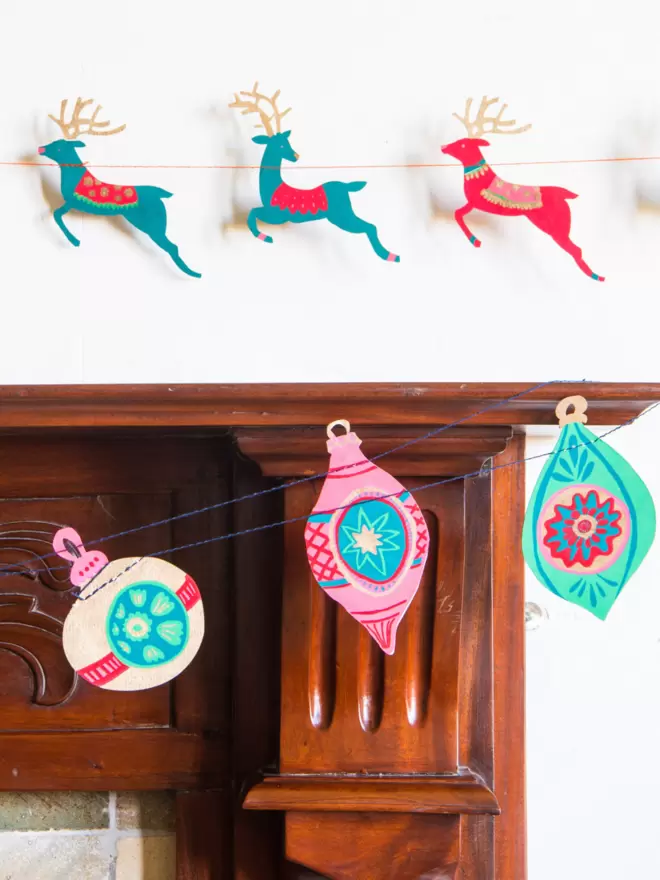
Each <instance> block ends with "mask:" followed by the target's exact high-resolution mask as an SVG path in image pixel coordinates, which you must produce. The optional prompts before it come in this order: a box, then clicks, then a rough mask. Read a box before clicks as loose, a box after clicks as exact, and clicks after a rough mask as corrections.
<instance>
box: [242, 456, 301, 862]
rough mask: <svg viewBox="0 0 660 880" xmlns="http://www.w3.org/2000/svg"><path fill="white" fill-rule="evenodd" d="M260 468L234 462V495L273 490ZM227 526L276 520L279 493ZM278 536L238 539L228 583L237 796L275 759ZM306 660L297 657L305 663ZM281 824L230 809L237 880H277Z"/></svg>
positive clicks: (245, 506) (273, 817) (276, 818)
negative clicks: (229, 584) (230, 588)
mask: <svg viewBox="0 0 660 880" xmlns="http://www.w3.org/2000/svg"><path fill="white" fill-rule="evenodd" d="M274 485H275V482H274V481H273V480H271V479H267V478H264V477H263V476H262V475H261V474H260V473H259V469H258V467H257V466H256V465H255V464H254V463H253V462H251V461H247V460H245V459H244V458H243V457H242V456H240V457H237V458H236V459H235V460H234V486H233V491H234V494H235V495H238V496H242V495H246V494H252V493H255V492H259V491H263V490H265V489H269V488H272V487H273V486H274ZM231 516H232V526H233V528H234V529H236V530H239V531H242V530H244V529H250V528H254V527H256V526H259V525H263V524H264V523H268V522H275V521H278V520H281V519H282V516H283V510H282V493H278V492H275V493H273V494H270V495H263V496H261V497H259V498H254V499H251V500H249V501H245V502H241V503H240V504H236V505H234V506H233V507H232V508H231ZM282 537H283V536H282V532H281V531H280V530H279V529H274V530H272V531H265V532H257V533H255V534H252V535H244V536H242V537H240V538H238V539H237V540H236V541H235V542H234V543H233V547H232V550H233V581H232V590H231V592H230V594H229V595H228V609H227V615H228V617H229V619H230V621H231V627H230V638H231V654H232V716H231V717H232V773H233V778H234V788H235V792H236V794H238V791H239V790H241V789H243V788H244V787H245V785H246V784H247V781H248V780H253V779H254V778H255V777H257V776H258V775H260V773H261V772H263V771H264V770H271V771H273V770H275V769H276V767H277V761H278V755H279V730H280V651H281V645H280V642H281V617H282ZM305 659H306V658H301V662H303V663H304V662H305ZM283 826H284V822H283V817H282V816H281V815H278V814H277V813H255V812H250V811H247V810H243V809H242V808H241V806H240V799H239V798H238V797H236V799H235V804H234V846H233V850H234V857H235V868H234V870H235V878H236V880H279V878H280V871H281V867H282V862H283V859H284V827H283Z"/></svg>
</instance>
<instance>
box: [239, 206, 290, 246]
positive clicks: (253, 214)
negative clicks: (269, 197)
mask: <svg viewBox="0 0 660 880" xmlns="http://www.w3.org/2000/svg"><path fill="white" fill-rule="evenodd" d="M279 213H280V214H284V213H285V212H283V211H280V212H279ZM288 219H289V218H288V217H287V216H286V214H285V216H283V217H281V218H280V217H278V216H275V217H273V215H272V214H271V213H270V211H269V210H268V208H264V207H263V206H262V207H261V208H252V210H251V211H250V213H249V214H248V218H247V225H248V229H249V230H250V232H251V233H252V235H254V237H255V238H258V239H259V241H265V242H266V244H272V243H273V237H272V235H266V233H265V232H260V230H259V227H258V226H257V220H261V222H262V223H271V224H278V225H279V224H281V223H286V222H288Z"/></svg>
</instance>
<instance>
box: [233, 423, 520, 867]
mask: <svg viewBox="0 0 660 880" xmlns="http://www.w3.org/2000/svg"><path fill="white" fill-rule="evenodd" d="M359 433H360V436H361V437H362V440H363V445H362V448H363V451H364V452H365V454H366V455H367V456H372V455H376V454H378V452H380V451H382V450H383V449H386V448H391V447H393V446H396V445H398V444H400V443H402V442H404V440H405V439H406V438H408V436H409V430H408V429H406V428H405V427H402V428H399V429H397V428H392V427H388V428H385V427H375V428H365V429H364V430H362V429H361V430H360V431H359ZM237 440H238V443H239V446H240V448H241V450H242V451H243V452H245V453H246V454H249V455H250V457H251V458H253V459H254V460H255V461H256V462H258V463H259V465H260V467H261V469H262V471H263V473H264V475H271V476H272V475H277V476H287V477H293V478H295V477H298V476H300V475H303V474H306V473H310V472H318V471H323V470H324V469H325V467H326V463H327V460H326V457H325V455H324V454H323V453H324V448H325V443H324V437H323V433H322V431H320V430H315V431H307V432H305V434H304V435H303V436H302V437H301V436H300V434H298V436H297V437H296V438H295V442H287V440H292V441H293V440H294V435H293V433H291V432H289V431H287V430H286V429H285V430H282V429H276V428H271V429H263V430H258V429H252V430H249V431H247V430H245V431H238V432H237ZM511 440H512V430H511V429H510V428H507V427H482V428H475V429H467V428H461V429H454V430H449V431H447V432H443V433H442V434H439V435H438V436H436V437H434V438H430V439H428V440H427V441H424V442H423V443H420V444H416V445H415V446H414V447H408V448H407V449H406V450H403V451H402V452H401V453H398V454H394V455H392V456H389V457H388V458H387V459H385V460H383V462H382V463H383V466H384V467H386V468H387V469H388V470H389V471H390V472H391V473H393V474H395V475H396V476H397V477H398V478H399V479H401V480H402V482H403V483H404V484H405V485H406V487H407V488H410V489H411V490H412V491H413V492H415V489H416V487H420V486H422V485H424V484H426V483H429V482H435V481H436V480H442V479H443V478H446V479H447V480H449V481H448V482H446V483H444V484H443V485H440V486H437V487H435V488H431V489H423V490H422V491H420V493H419V495H418V496H417V500H418V503H419V504H420V507H421V508H422V510H423V513H424V517H425V519H426V522H427V524H428V527H429V532H430V536H431V549H430V554H429V560H428V563H427V566H426V571H425V575H424V578H423V581H422V584H421V586H420V589H419V591H418V593H417V596H416V598H415V600H414V602H413V604H412V606H411V608H410V610H409V612H408V615H407V617H406V618H405V619H404V622H403V623H402V625H401V627H400V629H399V634H398V639H397V644H398V648H397V651H396V653H395V654H394V655H393V656H392V657H386V656H385V655H384V654H383V653H382V652H381V651H380V650H379V649H378V647H377V645H376V644H375V642H374V641H373V640H372V639H370V638H369V636H368V634H367V633H366V632H365V631H364V630H363V629H362V628H361V627H360V626H359V625H358V624H357V623H356V621H355V620H353V619H352V618H351V617H350V616H349V615H347V614H346V613H345V612H344V610H343V609H342V608H340V607H339V606H337V605H336V604H335V603H334V602H332V600H331V599H330V598H329V597H328V596H327V595H325V594H324V593H323V592H322V591H321V590H320V589H319V587H318V586H317V584H316V583H315V581H314V579H313V577H312V575H311V572H310V570H309V566H308V564H307V559H306V555H305V553H304V540H303V532H304V527H305V523H304V520H303V521H301V522H296V523H292V524H290V525H288V526H286V527H285V535H284V579H283V597H282V603H283V604H282V630H281V632H282V665H281V676H280V690H281V711H280V743H279V755H278V763H277V770H276V771H275V772H272V773H269V774H266V775H264V777H263V779H262V780H261V781H260V782H258V783H257V784H255V785H253V786H252V787H250V788H249V790H248V791H247V793H246V796H245V801H244V805H243V806H244V808H245V809H247V810H261V811H281V812H282V813H284V814H285V817H286V818H285V836H286V842H285V851H286V856H287V858H288V859H289V860H290V861H291V862H294V863H299V864H302V865H305V866H306V867H308V868H310V869H312V870H314V871H316V872H318V874H319V875H320V876H325V877H330V878H338V880H340V878H341V880H343V878H356V877H359V878H364V880H369V878H374V880H376V878H378V880H385V878H390V877H391V878H401V877H410V878H417V877H422V876H429V877H435V876H438V877H439V876H443V877H452V878H454V877H458V876H459V873H458V872H459V871H460V872H462V873H461V874H460V876H461V877H463V878H465V880H467V878H473V880H487V878H491V877H494V876H495V874H494V861H495V846H494V839H495V838H494V827H493V816H496V815H498V814H499V813H500V805H499V803H498V799H497V796H496V793H495V792H494V780H495V777H494V758H495V744H496V732H495V729H494V721H493V713H494V699H495V697H494V682H495V675H494V664H493V656H494V655H496V656H498V657H499V658H504V660H505V662H506V656H507V652H508V651H509V648H510V646H511V643H510V641H509V639H510V636H511V633H510V631H507V632H506V633H504V632H502V637H503V638H502V641H501V643H498V644H496V643H495V636H494V630H493V620H494V610H493V539H494V529H493V527H492V521H493V517H494V516H498V517H500V516H501V510H500V508H498V507H496V506H495V505H497V504H498V503H499V505H500V506H506V508H507V509H511V508H514V509H517V508H520V509H521V510H522V506H523V503H524V498H523V495H522V483H521V482H518V484H512V487H514V486H515V488H516V489H517V490H518V491H511V492H510V493H509V494H508V497H506V498H505V497H504V494H503V493H502V492H500V493H499V494H497V493H495V492H494V483H493V477H492V476H491V474H490V473H489V472H488V471H487V469H486V471H485V472H484V474H483V475H482V476H477V477H474V478H472V479H469V480H464V479H462V478H459V479H452V476H453V475H458V474H462V473H465V472H474V471H477V472H478V471H479V469H480V468H481V467H482V466H483V465H484V463H485V462H487V461H489V460H490V459H491V458H492V457H493V456H498V455H500V454H503V455H506V454H507V452H506V450H507V444H508V443H510V442H511ZM513 442H514V445H516V447H517V445H518V441H517V440H514V441H513ZM495 460H496V461H497V460H498V459H497V458H496V459H495ZM320 488H321V481H310V482H305V483H302V484H298V485H292V486H291V487H290V488H289V489H287V490H286V492H285V510H284V516H285V518H287V519H289V518H295V517H304V515H305V514H306V513H308V512H309V511H310V510H311V509H312V507H313V505H314V502H315V500H316V498H317V495H318V492H319V491H320ZM506 588H507V587H506V584H505V583H502V584H500V585H499V589H501V590H506ZM517 601H518V602H519V603H520V608H519V609H517V611H519V616H520V619H521V620H522V614H523V609H522V593H520V592H518V594H517ZM518 710H519V712H522V710H523V706H522V703H520V704H519V706H518ZM515 723H520V722H519V720H517V721H516V722H515ZM519 770H520V771H521V770H522V764H521V765H520V767H519ZM519 831H520V832H521V833H522V834H523V835H524V825H523V826H522V827H520V828H519Z"/></svg>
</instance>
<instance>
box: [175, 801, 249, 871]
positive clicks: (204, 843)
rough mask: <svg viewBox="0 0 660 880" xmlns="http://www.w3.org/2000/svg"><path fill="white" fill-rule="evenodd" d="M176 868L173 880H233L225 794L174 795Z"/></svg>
mask: <svg viewBox="0 0 660 880" xmlns="http://www.w3.org/2000/svg"><path fill="white" fill-rule="evenodd" d="M210 842H212V845H209V843H210ZM176 865H177V870H176V880H230V878H231V880H233V878H234V877H235V874H234V870H233V853H232V834H231V796H230V794H229V793H228V792H226V791H180V792H178V793H177V796H176Z"/></svg>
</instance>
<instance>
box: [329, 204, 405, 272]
mask: <svg viewBox="0 0 660 880" xmlns="http://www.w3.org/2000/svg"><path fill="white" fill-rule="evenodd" d="M328 220H329V221H330V223H332V225H333V226H336V227H337V228H338V229H343V230H344V232H352V233H354V234H356V235H359V234H360V233H364V235H366V236H367V238H368V239H369V243H370V244H371V247H372V248H373V249H374V251H375V252H376V254H378V256H379V257H380V258H381V260H386V261H387V262H388V263H400V262H401V257H399V256H398V254H394V253H392V251H388V249H387V248H386V247H383V245H382V244H381V242H380V239H379V238H378V230H377V229H376V227H375V226H374V224H373V223H367V221H366V220H362V218H360V217H356V216H355V214H350V215H344V216H340V217H336V216H334V215H333V214H328Z"/></svg>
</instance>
